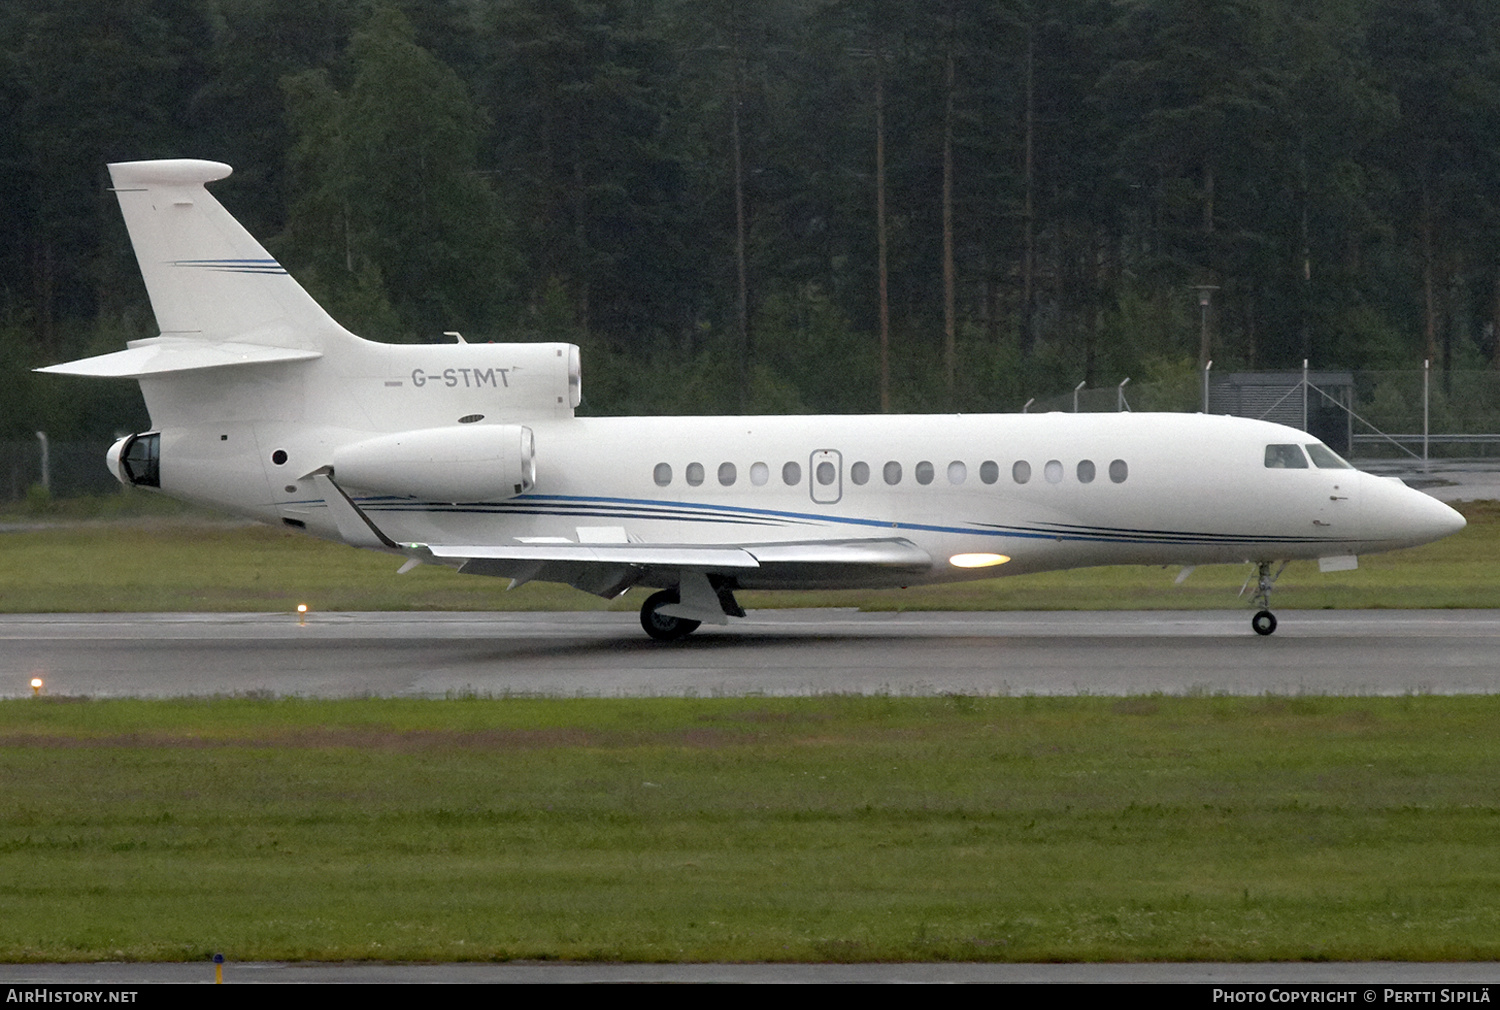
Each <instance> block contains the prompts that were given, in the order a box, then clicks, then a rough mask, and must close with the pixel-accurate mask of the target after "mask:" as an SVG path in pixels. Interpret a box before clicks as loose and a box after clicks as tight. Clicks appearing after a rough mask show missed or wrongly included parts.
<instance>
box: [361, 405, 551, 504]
mask: <svg viewBox="0 0 1500 1010" xmlns="http://www.w3.org/2000/svg"><path fill="white" fill-rule="evenodd" d="M333 476H334V478H335V479H336V480H337V481H338V482H339V484H340V486H342V487H346V488H350V487H352V488H359V489H360V490H363V491H370V492H374V493H375V494H390V495H399V496H401V497H403V498H418V499H421V500H423V501H439V502H488V501H502V500H504V499H506V498H514V497H515V496H516V495H519V494H524V493H525V492H527V491H529V490H531V488H532V487H534V486H535V485H536V448H535V445H534V444H533V441H532V435H531V429H530V428H528V427H526V426H525V425H520V424H489V425H474V426H469V425H465V426H463V427H446V428H423V429H419V430H417V431H404V432H400V433H398V434H394V435H381V436H379V437H378V438H371V439H366V440H365V441H363V442H356V443H354V444H353V445H346V446H343V447H342V448H340V449H336V450H335V451H334V454H333Z"/></svg>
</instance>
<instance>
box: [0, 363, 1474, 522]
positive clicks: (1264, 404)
mask: <svg viewBox="0 0 1500 1010" xmlns="http://www.w3.org/2000/svg"><path fill="white" fill-rule="evenodd" d="M1244 374H1245V373H1240V375H1244ZM1253 374H1254V375H1256V376H1258V377H1259V378H1260V380H1261V385H1262V386H1263V387H1264V388H1266V389H1269V390H1270V394H1269V396H1262V397H1261V398H1260V399H1257V400H1255V401H1253V402H1252V401H1250V400H1248V399H1247V398H1245V397H1231V396H1229V395H1228V392H1227V389H1226V388H1225V387H1224V386H1222V385H1217V386H1216V385H1215V381H1214V377H1213V375H1212V373H1210V376H1209V384H1208V392H1209V405H1210V409H1211V410H1213V411H1214V412H1216V413H1218V412H1223V413H1237V414H1242V415H1244V416H1250V417H1263V416H1264V417H1268V418H1269V419H1271V420H1276V421H1282V422H1285V423H1289V424H1293V425H1296V426H1299V427H1300V426H1301V421H1300V418H1301V417H1302V416H1303V415H1302V411H1303V409H1304V407H1303V402H1302V389H1301V385H1302V377H1303V373H1302V372H1300V371H1289V372H1262V373H1253ZM1224 378H1225V379H1226V381H1227V377H1224ZM1308 378H1309V383H1308V391H1307V404H1306V416H1307V418H1308V425H1307V426H1308V428H1309V429H1310V430H1312V431H1313V433H1314V434H1316V435H1318V436H1319V437H1320V438H1323V439H1324V440H1325V441H1326V442H1327V443H1328V444H1329V445H1331V446H1333V447H1334V448H1335V449H1337V450H1338V451H1340V452H1344V453H1346V454H1348V455H1351V456H1354V457H1358V458H1361V459H1403V458H1404V459H1413V458H1415V459H1469V458H1476V457H1490V456H1500V372H1497V371H1449V372H1440V371H1432V372H1428V371H1426V370H1424V369H1410V370H1405V371H1354V372H1341V373H1330V372H1313V373H1308ZM1320 380H1321V381H1320ZM1278 382H1279V385H1278ZM1203 397H1204V383H1203V377H1202V374H1201V373H1199V374H1198V375H1197V376H1196V377H1182V378H1179V379H1176V380H1174V381H1171V382H1157V383H1146V382H1143V383H1135V382H1132V381H1126V382H1123V383H1116V384H1114V385H1109V386H1104V387H1093V388H1085V387H1083V386H1079V387H1078V388H1075V389H1074V390H1072V391H1071V392H1068V393H1062V394H1059V395H1057V396H1049V397H1039V398H1037V399H1035V400H1032V401H1031V402H1030V403H1028V404H1027V405H1026V410H1027V411H1028V412H1030V413H1043V412H1046V411H1067V412H1071V411H1075V410H1076V411H1078V412H1080V413H1106V412H1110V411H1117V410H1138V411H1147V410H1166V411H1181V412H1188V413H1196V412H1198V411H1201V410H1202V409H1203ZM109 446H110V440H106V439H100V440H97V441H95V440H82V441H64V442H56V441H53V442H50V444H49V445H48V447H47V454H46V455H47V460H46V463H47V466H46V469H47V473H46V475H45V481H46V482H48V483H49V484H50V489H51V493H52V497H54V498H73V497H78V496H81V495H96V494H109V493H112V492H114V491H117V490H119V484H118V483H117V482H116V481H115V479H114V476H113V475H112V474H110V473H109V471H108V469H107V468H106V467H105V465H104V453H105V451H106V450H108V449H109ZM43 483H44V474H43V460H42V442H41V440H40V439H30V440H25V441H10V442H0V501H6V502H16V501H21V500H23V499H25V497H26V495H27V492H28V491H29V489H30V488H32V487H33V486H38V485H41V484H43Z"/></svg>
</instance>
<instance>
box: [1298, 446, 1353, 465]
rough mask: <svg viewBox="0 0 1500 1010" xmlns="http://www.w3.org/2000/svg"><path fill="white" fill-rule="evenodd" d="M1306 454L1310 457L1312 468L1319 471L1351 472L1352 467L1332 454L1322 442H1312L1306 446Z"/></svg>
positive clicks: (1335, 454)
mask: <svg viewBox="0 0 1500 1010" xmlns="http://www.w3.org/2000/svg"><path fill="white" fill-rule="evenodd" d="M1307 454H1308V455H1309V456H1311V457H1312V461H1313V466H1315V467H1317V468H1318V469H1319V470H1353V469H1354V467H1353V466H1351V465H1349V464H1348V463H1347V462H1345V461H1344V458H1343V457H1342V456H1340V455H1339V454H1338V453H1336V452H1334V451H1333V450H1332V449H1330V448H1328V446H1326V445H1324V444H1323V443H1322V442H1313V443H1311V444H1309V445H1308V446H1307Z"/></svg>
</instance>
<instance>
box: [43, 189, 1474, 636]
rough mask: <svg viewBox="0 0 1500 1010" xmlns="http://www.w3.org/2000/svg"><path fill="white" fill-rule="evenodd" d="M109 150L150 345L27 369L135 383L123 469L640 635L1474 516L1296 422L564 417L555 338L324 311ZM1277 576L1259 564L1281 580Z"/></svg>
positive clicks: (1437, 528) (116, 451)
mask: <svg viewBox="0 0 1500 1010" xmlns="http://www.w3.org/2000/svg"><path fill="white" fill-rule="evenodd" d="M229 173H230V168H229V166H228V165H222V164H218V163H216V162H209V161H191V160H172V161H141V162H127V163H123V164H116V165H111V166H110V175H111V178H112V179H113V181H114V192H115V194H116V195H117V196H118V198H119V201H120V209H121V210H122V211H123V213H124V215H125V223H126V225H127V227H128V228H129V230H130V239H131V242H132V243H133V244H134V246H135V253H136V258H137V259H138V260H139V261H140V267H141V273H142V275H143V276H144V278H145V281H146V289H147V292H148V293H149V295H150V297H151V306H152V308H153V309H154V310H155V313H156V320H157V323H158V324H159V325H160V327H161V336H159V337H153V338H151V339H148V340H135V341H131V342H130V344H129V345H128V349H127V350H123V351H118V352H116V353H113V354H105V355H101V356H98V357H93V358H85V359H82V360H79V361H72V362H68V363H67V364H61V365H53V366H51V367H49V368H44V369H41V371H44V372H52V373H57V374H62V375H83V376H97V377H107V378H128V379H136V380H138V381H139V382H140V384H141V392H142V393H143V394H144V396H145V400H146V406H147V408H148V410H149V411H150V415H151V424H152V428H151V430H150V431H148V432H143V433H141V434H137V435H131V436H129V437H127V438H123V439H121V440H120V441H119V442H117V443H116V444H115V445H114V446H113V447H112V448H111V449H110V450H109V455H108V463H109V467H110V469H111V471H113V472H114V474H115V475H116V476H117V477H118V478H119V480H121V481H122V482H124V483H126V484H134V485H136V486H139V487H146V488H155V489H159V490H160V491H162V492H164V493H166V494H169V495H172V496H174V497H177V498H182V499H184V500H187V501H190V502H194V503H197V504H201V505H206V506H210V507H213V508H217V509H222V510H225V511H228V512H232V513H237V514H239V515H244V516H249V517H252V518H255V519H259V520H263V521H265V522H270V523H282V524H285V525H287V526H290V527H292V528H294V529H297V530H301V531H304V532H306V533H309V534H311V535H313V536H318V537H323V538H325V539H328V540H336V541H341V542H343V543H346V544H350V545H353V546H355V547H365V548H369V549H371V550H376V551H384V552H387V553H389V554H392V555H401V556H403V557H404V558H405V559H406V561H405V563H404V564H403V565H402V566H401V567H400V571H402V572H405V571H408V570H410V569H412V568H414V567H415V566H417V565H421V564H435V565H446V566H448V567H451V568H456V569H458V570H459V571H460V572H467V573H472V574H476V575H498V576H504V577H507V578H509V579H511V580H512V585H517V584H520V583H524V582H527V581H530V580H543V581H549V582H562V583H566V584H568V585H570V586H575V587H577V588H579V589H582V590H585V591H587V592H591V593H597V594H598V595H600V596H603V597H606V598H612V597H615V596H618V595H620V594H621V593H623V592H625V591H626V590H627V589H629V588H631V587H633V586H644V587H652V588H655V589H656V590H658V591H657V592H656V593H654V594H653V595H651V596H650V597H649V598H648V599H647V600H646V601H645V604H644V605H643V606H642V607H641V624H642V626H643V627H644V628H645V630H646V632H647V633H648V634H650V635H651V636H652V637H654V638H657V639H662V640H671V639H677V638H681V637H682V636H684V635H687V634H689V633H691V632H692V631H694V630H695V629H696V628H698V626H699V625H700V624H701V623H704V622H707V623H710V624H727V623H728V622H729V620H730V618H737V617H743V616H744V611H743V610H741V609H740V607H739V605H738V604H737V603H736V602H735V597H734V593H735V591H736V590H739V589H813V588H844V587H881V586H890V587H895V586H903V587H904V586H913V585H922V584H926V583H937V582H951V581H956V580H960V579H976V578H989V577H992V576H995V575H1001V574H1021V573H1024V572H1040V571H1048V570H1055V569H1064V568H1079V567H1084V566H1088V565H1114V564H1149V565H1173V566H1177V565H1180V566H1183V567H1184V570H1185V571H1186V570H1188V569H1190V568H1191V567H1192V566H1196V565H1202V564H1213V563H1227V562H1237V563H1244V562H1248V563H1250V564H1252V565H1255V566H1257V568H1256V574H1254V575H1252V577H1253V578H1256V579H1257V582H1256V589H1255V592H1254V594H1253V599H1254V605H1255V606H1256V607H1257V610H1258V612H1257V613H1256V614H1255V616H1254V618H1253V620H1252V626H1253V627H1254V630H1255V631H1257V632H1259V633H1260V634H1262V635H1269V634H1270V633H1271V632H1272V631H1274V630H1275V628H1276V618H1275V617H1274V616H1273V615H1272V614H1271V612H1270V609H1269V605H1270V600H1269V598H1270V593H1271V588H1272V585H1273V583H1274V582H1275V578H1276V575H1278V574H1279V573H1280V570H1281V568H1280V567H1277V566H1278V565H1280V566H1281V567H1284V566H1285V563H1286V562H1288V561H1290V560H1294V559H1310V560H1317V561H1318V562H1319V563H1320V566H1321V567H1322V568H1323V569H1325V570H1340V569H1346V568H1352V567H1354V566H1355V563H1356V557H1357V555H1359V554H1364V553H1369V552H1373V551H1388V550H1392V549H1395V548H1399V547H1410V546H1413V545H1416V544H1422V543H1426V542H1428V541H1431V540H1436V539H1437V538H1439V537H1443V536H1446V535H1448V534H1450V533H1454V532H1456V531H1458V530H1459V529H1462V528H1463V526H1464V519H1463V517H1462V516H1460V515H1459V514H1458V513H1457V512H1455V511H1453V510H1452V509H1450V508H1449V507H1448V506H1446V505H1444V504H1442V503H1440V502H1438V501H1436V500H1434V499H1432V498H1430V497H1428V496H1427V495H1425V494H1422V493H1420V492H1418V491H1415V490H1412V489H1411V488H1408V487H1406V486H1405V485H1403V484H1401V483H1400V482H1399V481H1395V480H1391V479H1386V478H1381V477H1376V476H1372V475H1370V474H1367V473H1362V472H1360V471H1358V470H1355V469H1353V468H1352V467H1350V465H1349V464H1348V463H1346V462H1344V461H1343V460H1342V459H1340V458H1339V457H1338V456H1337V455H1336V454H1334V453H1333V452H1332V451H1331V450H1329V449H1328V448H1327V447H1326V446H1324V445H1323V444H1321V443H1320V442H1318V441H1317V440H1316V439H1314V438H1313V437H1311V436H1310V435H1307V434H1306V433H1304V432H1301V431H1297V430H1295V429H1293V428H1288V427H1284V426H1282V425H1276V424H1269V423H1266V422H1263V421H1253V420H1247V419H1244V418H1236V417H1211V416H1205V415H1202V414H1130V413H1117V414H1033V415H1025V414H988V415H957V414H954V415H924V416H884V415H882V416H864V417H855V416H826V417H611V418H581V417H575V416H574V408H576V407H577V406H578V404H579V397H580V390H581V387H580V381H579V357H578V348H577V347H575V346H573V345H571V344H553V343H546V344H543V343H526V344H467V343H464V342H463V341H462V338H461V337H460V338H459V339H458V342H456V343H453V344H443V345H393V344H380V343H373V342H370V341H367V340H362V339H361V338H359V337H357V336H355V335H353V334H352V333H350V332H349V331H347V330H345V329H344V328H343V327H342V326H340V325H339V324H338V323H337V322H335V321H334V320H333V319H332V318H330V317H329V315H328V314H327V313H326V312H324V311H323V309H322V308H321V307H320V306H319V305H318V304H317V303H316V302H315V301H313V299H312V298H311V297H310V296H309V295H308V294H307V292H306V291H304V290H303V289H302V287H301V286H300V285H298V283H297V282H296V281H295V280H293V279H292V278H291V277H290V276H289V275H288V274H287V272H286V270H285V269H283V268H282V266H281V265H280V264H279V263H277V262H276V260H275V259H274V258H272V257H271V256H270V254H268V253H267V252H266V250H265V249H263V248H262V247H261V245H260V244H259V243H258V242H256V240H255V239H254V238H253V237H251V235H250V234H249V233H248V232H247V231H246V230H245V229H244V228H243V227H242V226H241V225H240V224H239V222H237V221H236V220H235V219H234V218H233V217H232V216H231V215H230V214H229V213H228V211H226V210H225V209H224V207H223V206H222V205H221V204H220V203H219V202H218V201H217V200H216V199H214V198H213V197H212V196H210V195H209V193H208V191H207V190H206V189H205V188H204V184H205V183H209V182H213V181H214V180H217V179H223V178H225V177H226V176H228V175H229ZM1273 569H1274V570H1273Z"/></svg>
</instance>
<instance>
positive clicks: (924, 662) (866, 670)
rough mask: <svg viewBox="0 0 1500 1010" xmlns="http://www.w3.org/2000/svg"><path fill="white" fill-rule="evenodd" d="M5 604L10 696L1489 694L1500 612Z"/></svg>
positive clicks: (1497, 668)
mask: <svg viewBox="0 0 1500 1010" xmlns="http://www.w3.org/2000/svg"><path fill="white" fill-rule="evenodd" d="M1279 616H1280V618H1281V627H1280V628H1279V629H1278V631H1277V632H1276V634H1275V635H1274V636H1271V637H1269V638H1260V637H1258V636H1256V635H1255V634H1253V633H1252V632H1251V630H1250V627H1249V620H1248V617H1247V615H1246V614H1245V613H1244V612H1242V611H1195V612H1187V611H1174V612H1161V611H1154V612H1141V611H1118V612H1089V613H1065V612H1051V613H1037V612H1003V613H899V614H898V613H859V612H855V611H846V610H782V611H777V610H770V611H758V612H752V613H751V614H750V617H749V618H748V619H747V620H745V621H742V622H736V624H735V625H733V626H732V627H729V628H723V629H721V628H705V629H703V630H701V631H700V632H698V633H697V634H695V635H693V636H692V637H690V638H688V639H686V640H685V641H682V642H677V643H672V644H660V643H656V642H653V641H650V640H649V639H647V638H646V637H645V636H644V634H643V633H642V632H641V630H640V627H639V625H638V624H637V621H636V617H635V615H634V614H628V613H479V614H476V613H409V612H408V613H328V614H313V615H310V616H308V617H307V618H306V620H305V623H303V622H299V620H298V618H297V617H296V616H295V615H286V614H34V615H6V616H0V696H10V697H14V696H19V695H25V694H29V693H30V692H31V689H30V687H29V686H28V683H29V681H30V680H31V679H32V678H33V677H36V678H40V679H41V680H42V681H43V683H44V690H46V691H47V692H48V693H50V694H54V695H89V696H95V697H120V696H136V697H177V696H186V695H241V694H270V695H302V696H308V697H354V696H390V697H397V696H400V697H444V696H451V695H462V694H478V695H495V696H503V695H507V694H511V695H514V694H526V695H532V694H535V695H553V696H562V697H573V696H605V697H609V696H657V695H661V696H665V695H705V696H707V695H750V694H764V695H802V694H823V693H851V694H873V693H888V694H898V695H904V694H911V695H919V694H945V693H964V694H982V695H1005V694H1039V695H1043V694H1098V695H1130V694H1149V693H1164V694H1237V695H1258V694H1266V693H1273V694H1355V695H1399V694H1422V693H1433V694H1488V693H1491V692H1495V691H1497V690H1500V658H1497V657H1500V611H1492V610H1462V611H1432V610H1428V611H1415V610H1410V611H1292V610H1288V611H1282V612H1281V613H1280V615H1279Z"/></svg>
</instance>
